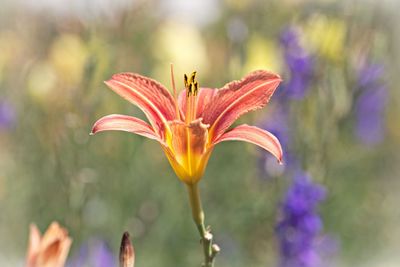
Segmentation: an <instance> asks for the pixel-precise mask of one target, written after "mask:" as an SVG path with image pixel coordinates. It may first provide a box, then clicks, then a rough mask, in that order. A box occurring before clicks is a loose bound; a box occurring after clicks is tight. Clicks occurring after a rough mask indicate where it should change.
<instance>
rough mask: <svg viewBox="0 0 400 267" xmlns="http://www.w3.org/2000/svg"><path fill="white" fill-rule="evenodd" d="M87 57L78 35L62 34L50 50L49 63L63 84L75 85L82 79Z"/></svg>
mask: <svg viewBox="0 0 400 267" xmlns="http://www.w3.org/2000/svg"><path fill="white" fill-rule="evenodd" d="M87 57H88V52H87V48H86V46H85V43H84V42H83V41H82V40H81V38H80V37H79V36H78V35H73V34H62V35H60V36H59V37H58V38H57V39H56V40H55V41H54V43H53V44H52V46H51V48H50V54H49V61H50V63H51V64H53V66H54V68H55V70H56V72H57V76H58V77H59V79H60V80H61V81H62V82H63V84H67V85H75V84H77V83H79V82H80V81H81V79H82V77H83V71H84V68H85V63H86V60H87Z"/></svg>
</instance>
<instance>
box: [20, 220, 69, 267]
mask: <svg viewBox="0 0 400 267" xmlns="http://www.w3.org/2000/svg"><path fill="white" fill-rule="evenodd" d="M71 243H72V239H71V238H70V237H69V236H68V231H67V230H66V229H65V228H62V227H61V226H60V225H59V224H58V223H57V222H53V223H52V224H51V225H50V226H49V228H48V229H47V231H46V233H45V234H44V235H43V236H41V234H40V232H39V229H38V228H37V226H36V225H34V224H31V226H30V233H29V246H28V253H27V254H28V255H27V260H26V267H63V266H64V264H65V261H66V259H67V256H68V252H69V248H70V246H71Z"/></svg>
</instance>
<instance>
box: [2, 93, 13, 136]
mask: <svg viewBox="0 0 400 267" xmlns="http://www.w3.org/2000/svg"><path fill="white" fill-rule="evenodd" d="M15 117H16V115H15V110H14V107H13V106H12V105H11V104H9V103H8V102H5V101H2V100H0V129H8V128H11V127H12V126H13V125H14V123H15Z"/></svg>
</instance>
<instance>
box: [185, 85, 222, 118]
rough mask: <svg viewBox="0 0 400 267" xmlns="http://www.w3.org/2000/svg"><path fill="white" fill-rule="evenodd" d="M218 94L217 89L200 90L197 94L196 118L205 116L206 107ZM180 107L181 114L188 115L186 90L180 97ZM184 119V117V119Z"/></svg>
mask: <svg viewBox="0 0 400 267" xmlns="http://www.w3.org/2000/svg"><path fill="white" fill-rule="evenodd" d="M216 92H217V90H216V89H210V88H200V89H199V93H198V94H197V110H196V118H200V117H201V115H202V114H203V111H204V107H205V106H206V104H207V103H209V102H210V101H211V99H212V97H213V95H214V94H215V93H216ZM178 105H179V108H180V110H181V114H186V90H182V91H181V92H180V93H179V96H178ZM182 119H184V116H183V117H182Z"/></svg>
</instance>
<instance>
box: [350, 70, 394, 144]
mask: <svg viewBox="0 0 400 267" xmlns="http://www.w3.org/2000/svg"><path fill="white" fill-rule="evenodd" d="M382 75H383V66H382V65H378V64H369V65H366V66H364V67H363V68H362V69H361V70H360V72H359V75H358V76H359V77H358V90H359V96H358V97H357V99H356V102H355V116H356V128H355V133H356V136H357V137H358V138H359V140H360V141H361V142H362V143H364V144H367V145H375V144H378V143H379V142H381V141H382V140H383V139H384V136H385V125H384V118H383V115H384V111H385V106H386V101H387V88H386V86H385V85H384V84H383V83H382V81H381V79H382Z"/></svg>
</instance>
